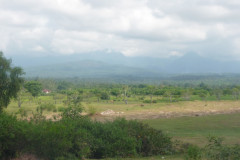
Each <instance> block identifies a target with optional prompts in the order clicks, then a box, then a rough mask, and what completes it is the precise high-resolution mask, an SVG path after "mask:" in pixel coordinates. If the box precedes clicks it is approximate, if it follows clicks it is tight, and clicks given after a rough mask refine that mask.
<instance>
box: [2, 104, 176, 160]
mask: <svg viewBox="0 0 240 160" xmlns="http://www.w3.org/2000/svg"><path fill="white" fill-rule="evenodd" d="M70 109H72V108H69V109H68V110H67V111H66V112H69V111H70V113H72V110H70ZM66 115H67V116H66ZM70 115H71V116H69V114H65V115H64V117H63V118H62V119H61V120H59V121H56V122H53V121H50V120H45V119H39V118H38V117H34V118H36V119H32V120H31V121H30V122H27V121H20V120H17V119H16V118H15V117H13V116H9V115H7V114H5V113H2V114H1V115H0V141H1V143H0V159H4V158H9V157H14V156H15V155H16V154H17V153H19V152H21V153H33V154H35V155H37V156H38V157H40V158H44V159H59V160H60V159H84V158H107V157H133V156H139V155H158V154H161V155H162V154H169V153H170V152H171V151H172V147H171V146H172V145H171V141H170V138H169V137H167V136H166V135H164V134H162V132H161V131H157V130H154V129H152V128H150V127H148V126H146V125H143V124H142V123H139V122H137V121H127V120H124V119H118V120H115V121H113V122H105V123H100V122H95V121H91V120H90V119H89V118H87V117H84V116H79V114H77V115H74V116H72V114H70Z"/></svg>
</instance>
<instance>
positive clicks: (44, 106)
mask: <svg viewBox="0 0 240 160" xmlns="http://www.w3.org/2000/svg"><path fill="white" fill-rule="evenodd" d="M56 109H57V108H56V106H55V105H54V104H51V103H47V104H41V105H39V106H38V107H37V110H42V111H44V110H47V111H54V110H56Z"/></svg>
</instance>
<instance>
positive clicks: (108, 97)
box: [100, 92, 110, 100]
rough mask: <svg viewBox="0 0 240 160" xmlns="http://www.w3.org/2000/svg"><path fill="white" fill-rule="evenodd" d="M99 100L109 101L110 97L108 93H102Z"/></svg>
mask: <svg viewBox="0 0 240 160" xmlns="http://www.w3.org/2000/svg"><path fill="white" fill-rule="evenodd" d="M100 98H101V99H102V100H109V99H110V96H109V94H108V93H106V92H102V93H101V96H100Z"/></svg>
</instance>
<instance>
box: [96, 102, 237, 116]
mask: <svg viewBox="0 0 240 160" xmlns="http://www.w3.org/2000/svg"><path fill="white" fill-rule="evenodd" d="M130 107H136V106H130ZM144 107H145V108H144ZM239 112H240V102H239V101H210V102H202V101H194V102H182V103H175V104H174V103H173V104H166V105H163V106H157V104H156V105H154V106H152V107H149V105H148V106H143V107H142V106H141V108H140V109H134V110H130V111H126V112H124V111H119V110H118V109H116V108H114V107H110V108H109V109H107V110H105V111H103V112H100V113H97V114H95V115H94V116H92V119H95V120H100V121H104V120H113V119H115V118H117V117H124V118H126V119H129V120H130V119H157V118H171V117H183V116H203V115H215V114H231V113H239Z"/></svg>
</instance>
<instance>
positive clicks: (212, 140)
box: [205, 137, 240, 160]
mask: <svg viewBox="0 0 240 160" xmlns="http://www.w3.org/2000/svg"><path fill="white" fill-rule="evenodd" d="M222 141H223V139H222V138H218V137H209V139H208V144H207V145H206V147H205V155H206V157H207V158H208V159H212V160H215V159H218V160H228V159H231V160H238V159H240V146H239V145H235V146H234V147H231V146H226V145H223V144H222Z"/></svg>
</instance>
